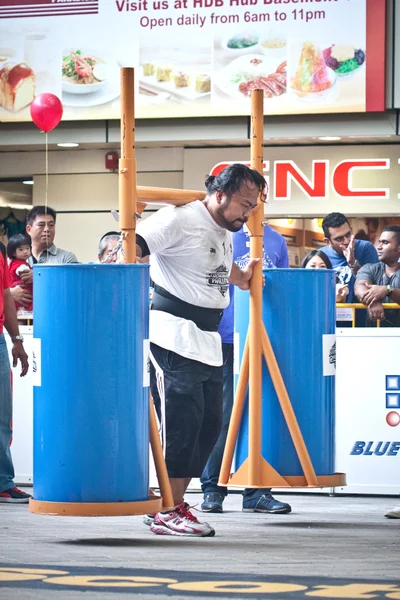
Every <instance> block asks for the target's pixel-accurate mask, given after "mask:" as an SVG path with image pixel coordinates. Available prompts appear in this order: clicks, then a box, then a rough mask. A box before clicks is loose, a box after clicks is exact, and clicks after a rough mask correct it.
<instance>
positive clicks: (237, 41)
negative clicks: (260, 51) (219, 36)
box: [221, 32, 260, 55]
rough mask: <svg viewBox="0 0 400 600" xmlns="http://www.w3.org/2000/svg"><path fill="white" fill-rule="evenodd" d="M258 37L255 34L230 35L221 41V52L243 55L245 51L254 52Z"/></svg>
mask: <svg viewBox="0 0 400 600" xmlns="http://www.w3.org/2000/svg"><path fill="white" fill-rule="evenodd" d="M259 37H260V36H259V35H258V34H256V33H251V32H247V33H242V34H235V35H231V36H230V37H228V38H226V39H224V40H222V42H221V47H222V49H223V50H226V51H228V52H231V53H232V54H237V55H238V54H244V53H245V52H247V51H250V52H254V50H255V49H256V46H257V45H258V40H259Z"/></svg>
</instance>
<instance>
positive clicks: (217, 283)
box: [206, 263, 229, 297]
mask: <svg viewBox="0 0 400 600" xmlns="http://www.w3.org/2000/svg"><path fill="white" fill-rule="evenodd" d="M228 275H229V273H228V269H227V266H226V265H225V264H224V263H222V264H221V265H219V267H217V268H216V269H214V270H213V271H210V272H209V273H207V275H206V279H207V285H209V286H210V287H216V288H217V289H218V291H219V292H220V294H221V295H222V296H223V297H225V296H226V294H227V293H228V286H229V283H228Z"/></svg>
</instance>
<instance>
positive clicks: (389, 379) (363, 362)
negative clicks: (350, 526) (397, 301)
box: [335, 311, 400, 494]
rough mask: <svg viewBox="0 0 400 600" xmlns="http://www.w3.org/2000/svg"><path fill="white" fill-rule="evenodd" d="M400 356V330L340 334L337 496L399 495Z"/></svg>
mask: <svg viewBox="0 0 400 600" xmlns="http://www.w3.org/2000/svg"><path fill="white" fill-rule="evenodd" d="M392 312H393V311H392ZM388 318H389V317H388ZM384 324H385V323H384V322H383V325H384ZM378 348H385V352H384V353H382V352H377V349H378ZM399 352H400V329H399V328H396V327H384V326H382V327H381V328H380V329H376V328H356V329H350V328H349V329H340V330H338V331H337V336H336V367H337V368H336V471H338V472H341V473H346V476H347V484H348V485H347V487H345V488H343V489H339V488H337V489H335V491H336V493H341V492H343V493H348V494H353V493H359V494H398V493H400V469H399V459H400V369H399V361H398V356H399Z"/></svg>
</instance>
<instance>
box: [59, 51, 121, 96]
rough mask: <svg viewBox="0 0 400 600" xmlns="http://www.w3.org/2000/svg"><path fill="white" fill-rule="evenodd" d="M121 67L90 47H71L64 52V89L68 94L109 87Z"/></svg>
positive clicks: (92, 91)
mask: <svg viewBox="0 0 400 600" xmlns="http://www.w3.org/2000/svg"><path fill="white" fill-rule="evenodd" d="M118 70H119V67H118V65H117V63H116V62H115V61H114V60H108V59H107V60H105V59H104V58H102V57H101V56H100V55H99V54H98V53H97V52H92V51H90V50H88V49H82V48H77V49H75V48H74V49H69V50H66V51H64V52H63V59H62V89H63V91H64V92H67V93H68V94H92V93H94V92H98V91H100V90H103V89H105V88H107V86H108V85H109V83H110V82H113V81H115V79H116V78H117V77H118Z"/></svg>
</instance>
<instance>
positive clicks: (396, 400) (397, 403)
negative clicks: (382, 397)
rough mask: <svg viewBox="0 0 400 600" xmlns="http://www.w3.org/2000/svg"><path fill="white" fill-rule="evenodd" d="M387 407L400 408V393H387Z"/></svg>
mask: <svg viewBox="0 0 400 600" xmlns="http://www.w3.org/2000/svg"><path fill="white" fill-rule="evenodd" d="M386 408H400V393H399V394H386Z"/></svg>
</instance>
